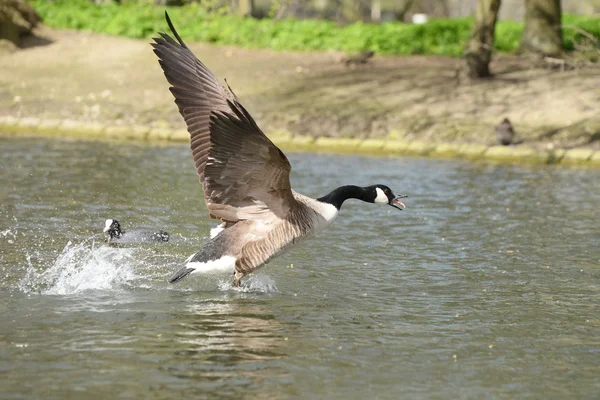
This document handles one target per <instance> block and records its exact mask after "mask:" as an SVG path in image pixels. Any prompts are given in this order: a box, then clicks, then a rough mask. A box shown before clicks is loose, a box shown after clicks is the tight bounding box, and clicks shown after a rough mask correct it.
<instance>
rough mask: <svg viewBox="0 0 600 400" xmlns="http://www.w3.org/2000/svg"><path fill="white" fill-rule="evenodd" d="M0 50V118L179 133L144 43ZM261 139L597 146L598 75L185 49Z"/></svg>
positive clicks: (45, 34) (69, 37)
mask: <svg viewBox="0 0 600 400" xmlns="http://www.w3.org/2000/svg"><path fill="white" fill-rule="evenodd" d="M23 47H24V49H22V50H19V51H16V52H7V53H4V54H0V115H13V116H17V117H21V116H24V117H25V116H26V117H40V118H68V119H75V120H84V121H99V122H103V123H111V124H115V123H116V124H124V125H128V124H142V125H152V126H157V125H158V126H172V127H176V128H179V127H183V122H182V119H181V117H180V116H179V114H178V113H177V109H176V107H175V106H174V104H173V99H172V97H171V95H170V94H169V92H168V90H167V89H168V84H167V82H166V80H165V78H164V76H163V74H162V71H161V69H160V67H159V65H158V63H157V61H156V56H155V55H154V54H153V52H152V49H151V47H150V45H149V43H148V41H147V40H133V39H126V38H120V37H112V36H106V35H99V34H93V33H89V32H78V31H65V30H54V29H50V28H47V27H41V28H39V29H38V30H37V31H36V36H34V37H32V38H31V39H29V42H25V43H24V44H23ZM190 47H191V49H192V50H193V51H194V52H195V54H196V55H197V56H198V57H199V58H200V59H201V60H202V61H204V62H205V64H207V65H208V66H209V67H210V68H211V69H212V70H213V72H214V73H215V74H216V75H217V76H218V77H220V78H226V79H227V81H228V82H229V84H230V85H231V87H232V88H233V90H234V91H235V92H236V94H237V95H238V96H239V97H240V98H241V99H242V100H243V102H244V104H245V105H246V106H247V108H248V109H249V110H250V111H251V112H252V114H253V115H254V116H255V118H256V119H257V121H258V122H259V125H261V126H262V127H263V128H264V130H265V131H267V133H268V132H269V131H271V132H272V131H290V132H292V133H293V134H303V135H312V136H347V137H385V136H391V137H405V138H407V139H420V140H431V141H436V142H467V143H481V144H493V143H494V126H495V125H496V124H497V123H499V122H500V121H501V120H502V119H503V118H505V117H508V118H510V120H511V121H512V122H513V125H514V126H515V130H516V131H517V135H518V139H519V140H522V141H524V142H525V143H529V144H531V145H535V146H538V147H544V148H552V147H576V146H586V147H594V148H600V67H599V66H598V65H590V66H586V67H581V68H577V69H573V70H568V71H562V72H561V71H557V70H551V69H550V68H539V67H537V68H535V67H532V66H531V63H530V62H529V61H527V60H523V59H519V58H517V57H509V56H499V57H496V60H495V61H494V62H493V64H492V66H491V69H492V71H493V72H494V73H495V74H496V75H495V77H494V78H493V79H489V80H483V81H476V82H470V81H468V80H467V79H464V78H462V77H463V76H464V75H463V72H462V71H461V67H462V61H461V60H459V59H453V58H444V57H421V56H414V57H382V56H375V57H374V58H373V59H371V60H370V61H369V63H367V64H365V65H361V66H357V67H356V68H349V67H347V66H346V65H345V64H343V63H339V62H338V61H337V60H339V54H334V53H316V52H305V53H293V52H274V51H270V50H247V49H240V48H235V47H223V46H219V47H217V46H211V45H207V44H196V43H194V44H190Z"/></svg>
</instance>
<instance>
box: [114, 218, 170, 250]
mask: <svg viewBox="0 0 600 400" xmlns="http://www.w3.org/2000/svg"><path fill="white" fill-rule="evenodd" d="M104 233H106V235H107V238H106V241H107V243H108V244H136V243H152V242H168V241H169V234H168V233H167V232H165V231H160V230H159V231H144V230H133V231H127V232H124V231H122V230H121V224H120V223H119V221H117V220H116V219H107V220H106V221H105V223H104Z"/></svg>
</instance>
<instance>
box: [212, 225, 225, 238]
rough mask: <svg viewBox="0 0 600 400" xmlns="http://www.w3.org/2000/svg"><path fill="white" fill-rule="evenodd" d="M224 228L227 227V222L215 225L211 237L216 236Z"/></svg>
mask: <svg viewBox="0 0 600 400" xmlns="http://www.w3.org/2000/svg"><path fill="white" fill-rule="evenodd" d="M223 229H225V222H223V223H222V224H220V225H217V226H215V227H214V228H211V230H210V238H211V239H213V238H214V237H215V236H217V235H218V234H219V233H221V232H222V231H223Z"/></svg>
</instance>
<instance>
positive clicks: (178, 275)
mask: <svg viewBox="0 0 600 400" xmlns="http://www.w3.org/2000/svg"><path fill="white" fill-rule="evenodd" d="M195 270H196V268H190V267H187V266H186V267H182V268H181V269H179V270H177V272H175V273H174V274H173V275H171V277H170V278H169V283H175V282H179V281H180V280H182V279H183V278H185V277H186V276H188V275H189V274H191V273H192V272H194V271H195Z"/></svg>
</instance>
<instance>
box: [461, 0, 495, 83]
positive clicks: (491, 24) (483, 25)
mask: <svg viewBox="0 0 600 400" xmlns="http://www.w3.org/2000/svg"><path fill="white" fill-rule="evenodd" d="M499 8H500V0H478V1H477V6H476V8H475V22H474V24H473V30H472V31H471V39H470V40H469V45H468V47H467V51H466V52H465V59H466V61H467V67H468V68H469V76H470V77H471V78H485V77H488V76H490V75H491V74H490V61H491V60H492V50H494V29H495V27H496V20H497V18H498V9H499Z"/></svg>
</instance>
